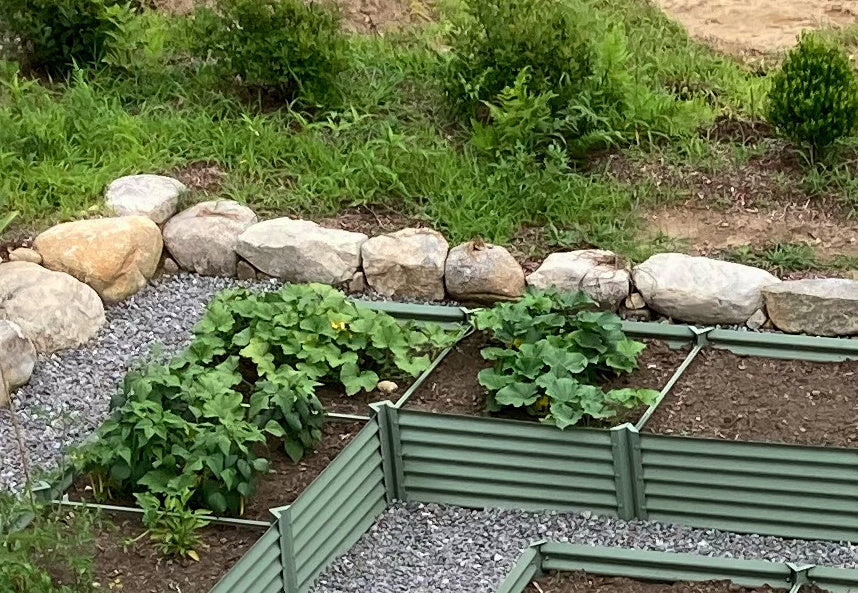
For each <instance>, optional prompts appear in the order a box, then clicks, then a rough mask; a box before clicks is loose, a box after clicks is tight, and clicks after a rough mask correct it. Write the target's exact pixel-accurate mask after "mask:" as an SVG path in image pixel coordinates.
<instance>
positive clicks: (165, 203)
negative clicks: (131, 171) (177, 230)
mask: <svg viewBox="0 0 858 593" xmlns="http://www.w3.org/2000/svg"><path fill="white" fill-rule="evenodd" d="M187 191H188V188H186V187H185V186H184V185H183V184H182V183H181V182H180V181H179V180H177V179H173V178H172V177H164V176H162V175H129V176H127V177H120V178H119V179H117V180H115V181H113V182H112V183H111V184H110V185H109V186H107V194H106V195H105V201H106V202H107V207H108V209H110V210H111V211H112V212H113V213H114V214H116V215H117V216H145V217H146V218H150V219H152V221H153V222H154V223H155V224H164V223H165V222H166V221H167V219H168V218H170V217H171V216H173V214H175V213H176V208H177V206H178V204H179V198H180V197H181V196H182V195H183V194H184V193H185V192H187Z"/></svg>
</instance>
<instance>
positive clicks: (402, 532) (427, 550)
mask: <svg viewBox="0 0 858 593" xmlns="http://www.w3.org/2000/svg"><path fill="white" fill-rule="evenodd" d="M543 539H548V540H554V541H569V542H573V543H579V544H591V545H602V546H623V547H626V548H638V549H647V550H658V551H665V552H688V553H695V554H701V555H706V556H725V557H729V558H757V559H762V560H770V561H773V562H786V561H791V562H797V563H811V564H824V565H831V566H848V567H856V566H858V546H855V545H849V544H841V543H837V542H824V541H803V540H787V539H781V538H776V537H763V536H759V535H739V534H735V533H729V532H724V531H718V530H713V529H692V528H690V527H682V526H678V525H667V524H662V523H655V522H647V521H623V520H621V519H613V518H608V517H595V516H592V515H590V514H589V513H552V512H544V513H532V512H524V511H518V510H501V509H488V510H469V509H464V508H461V507H455V506H443V505H436V504H420V503H407V504H403V503H399V504H396V505H394V506H392V507H391V508H389V509H388V510H387V511H386V512H385V513H384V514H382V515H381V517H379V519H378V520H377V521H376V522H375V524H374V525H373V526H372V528H370V530H369V531H368V532H367V533H366V534H365V535H364V536H363V537H362V538H361V539H360V540H359V541H358V543H357V544H356V545H355V546H353V547H352V549H351V550H349V551H348V552H347V553H346V554H345V555H343V556H341V557H340V558H339V559H337V560H336V561H335V562H334V563H333V564H332V565H331V566H330V567H328V569H327V570H326V571H325V572H324V573H322V575H320V577H319V578H318V579H317V580H316V583H315V584H314V586H313V588H312V589H311V591H312V592H313V593H365V592H367V591H379V592H380V591H384V592H385V593H450V592H453V591H467V592H468V593H492V592H494V591H495V589H496V587H497V586H498V584H499V583H500V581H501V580H502V579H503V578H504V577H505V576H506V574H507V572H508V571H509V569H510V568H511V567H512V565H513V564H514V563H515V561H516V560H517V559H518V556H519V555H520V554H521V551H522V549H524V548H525V547H526V546H527V545H528V544H529V543H530V542H533V541H538V540H543Z"/></svg>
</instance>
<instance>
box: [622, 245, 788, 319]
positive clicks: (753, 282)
mask: <svg viewBox="0 0 858 593" xmlns="http://www.w3.org/2000/svg"><path fill="white" fill-rule="evenodd" d="M632 279H633V280H634V283H635V286H636V287H637V290H638V292H640V293H641V295H643V298H644V301H646V304H647V305H648V306H649V307H650V308H652V309H654V310H655V311H658V312H659V313H661V314H663V315H667V316H669V317H673V318H674V319H678V320H680V321H685V322H688V323H701V324H702V323H705V324H738V323H745V321H746V320H747V319H748V318H749V317H750V316H751V315H753V314H754V312H755V311H757V309H760V308H762V306H763V295H762V289H763V288H765V287H766V286H771V285H772V284H777V283H779V282H780V280H778V278H776V277H775V276H773V275H771V274H770V273H768V272H766V271H765V270H760V269H758V268H752V267H750V266H744V265H741V264H735V263H732V262H726V261H721V260H716V259H709V258H706V257H692V256H689V255H685V254H682V253H659V254H658V255H654V256H652V257H651V258H649V259H648V260H646V261H645V262H643V263H642V264H640V265H639V266H635V268H634V270H633V271H632Z"/></svg>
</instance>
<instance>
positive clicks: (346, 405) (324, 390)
mask: <svg viewBox="0 0 858 593" xmlns="http://www.w3.org/2000/svg"><path fill="white" fill-rule="evenodd" d="M413 382H414V379H412V378H410V377H409V378H407V379H404V380H402V379H394V383H396V384H397V385H398V386H399V389H397V390H396V391H394V392H393V393H381V392H380V391H376V390H374V391H368V392H366V391H365V392H361V393H358V394H356V395H351V396H349V395H345V394H344V393H343V392H342V390H341V389H331V388H329V387H321V388H319V391H317V392H316V395H318V396H319V399H320V400H321V402H322V403H323V404H324V406H325V409H326V410H327V411H328V412H337V413H339V414H361V415H363V416H369V415H370V413H371V412H372V410H371V409H370V407H369V404H373V403H375V402H380V401H384V400H388V399H389V400H391V401H393V402H395V401H396V400H397V399H399V396H400V395H402V394H403V393H405V390H406V389H407V388H408V387H409V386H410V385H411V384H412V383H413Z"/></svg>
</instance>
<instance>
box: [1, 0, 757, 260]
mask: <svg viewBox="0 0 858 593" xmlns="http://www.w3.org/2000/svg"><path fill="white" fill-rule="evenodd" d="M596 6H597V8H598V10H600V11H602V13H603V15H604V16H605V18H609V19H612V20H614V21H615V22H617V23H621V24H622V25H623V26H624V27H625V29H626V32H627V37H628V45H629V57H628V59H629V60H630V62H631V63H632V64H633V65H634V68H635V72H637V73H638V75H639V76H641V77H645V78H646V79H647V80H648V81H650V83H651V84H652V85H655V86H657V87H659V88H663V89H667V90H668V91H670V92H674V93H676V97H677V100H687V101H695V102H698V103H701V104H706V105H707V106H708V110H707V111H706V114H707V115H706V117H705V118H704V119H703V120H701V121H700V122H699V123H700V125H701V126H704V127H705V126H706V125H708V123H710V119H711V117H714V116H715V114H718V113H734V112H741V113H746V112H747V113H754V112H755V111H756V110H758V109H759V102H760V97H761V96H762V94H763V90H762V89H763V87H764V79H759V78H757V77H755V76H754V75H753V74H752V73H751V72H749V71H748V70H747V69H745V68H744V67H743V66H741V65H740V64H738V63H736V62H734V61H732V60H730V59H728V58H725V57H722V56H718V55H717V54H714V53H713V52H711V51H710V50H708V49H707V48H705V47H704V46H703V45H701V44H698V43H696V42H693V41H691V40H689V39H688V37H687V36H686V35H685V33H684V32H683V31H682V30H681V28H680V27H679V26H677V25H676V24H674V23H672V22H671V21H670V20H668V19H667V18H666V17H665V16H664V15H663V14H662V13H661V12H659V11H658V10H656V9H654V8H652V7H651V6H649V5H647V4H645V3H643V2H640V1H638V0H600V1H599V2H598V3H597V4H596ZM459 9H460V7H459V6H457V4H456V3H455V2H452V1H448V2H446V3H444V4H442V5H441V6H440V8H439V12H440V14H441V19H440V20H439V21H438V22H436V23H433V24H431V25H429V26H427V27H425V28H422V29H409V30H404V31H402V32H399V33H395V34H391V35H387V36H375V37H370V36H361V35H354V36H351V37H350V38H349V62H350V67H349V69H348V70H347V71H346V72H345V73H344V75H343V76H342V83H343V95H344V99H343V102H342V105H341V106H340V107H339V108H337V109H334V110H331V111H328V112H320V113H315V114H312V115H308V114H301V113H298V112H294V111H291V110H289V109H288V108H286V107H282V108H279V109H269V108H268V107H269V106H266V105H264V104H260V103H259V102H252V101H247V100H245V99H242V98H240V97H238V96H236V94H235V93H234V92H232V90H231V89H227V88H223V85H222V84H221V83H220V82H219V81H218V80H216V79H214V78H213V77H212V76H211V75H210V73H208V72H207V71H206V69H205V68H204V67H202V66H200V65H198V64H193V63H191V62H189V61H188V60H185V59H183V58H182V56H181V54H180V53H178V52H177V53H174V54H171V55H168V56H166V66H163V67H158V68H153V69H150V70H146V71H142V72H137V73H135V74H133V75H121V74H118V73H117V72H116V71H111V70H109V69H103V68H95V69H86V70H78V71H76V72H74V74H73V75H72V76H71V77H70V79H69V80H68V81H65V82H61V83H57V84H52V85H46V84H43V83H42V82H40V81H37V80H30V79H26V78H24V77H22V76H20V75H18V74H16V73H15V72H14V70H13V69H12V68H11V67H7V68H6V73H5V74H3V75H0V146H2V147H3V148H2V149H0V211H6V210H10V211H11V210H15V211H18V212H19V213H20V216H19V218H18V220H17V221H16V223H17V226H18V227H24V228H30V229H38V228H41V227H44V226H45V225H48V224H50V223H53V222H55V221H60V220H68V219H73V218H79V217H85V216H92V215H97V214H100V213H102V197H101V196H102V194H103V190H104V188H105V186H106V185H107V184H108V183H109V182H110V181H111V180H112V179H114V178H116V177H118V176H121V175H125V174H131V173H137V172H156V173H166V174H169V173H171V172H172V171H175V170H176V169H179V168H181V167H183V166H185V165H188V164H191V163H196V162H206V163H213V164H216V165H217V166H218V167H219V168H220V169H222V170H223V171H224V172H225V175H224V178H223V182H222V185H221V187H220V189H219V190H218V195H220V196H222V197H227V198H232V199H235V200H238V201H240V202H243V203H246V204H248V205H249V206H251V207H253V208H254V209H255V210H257V211H258V213H260V214H261V215H264V216H275V215H290V216H302V217H310V218H320V217H327V216H332V215H335V214H336V213H337V212H339V211H342V210H343V209H345V208H350V207H356V206H369V207H376V208H384V209H385V210H394V211H397V212H400V213H401V214H402V215H403V216H407V217H409V218H417V219H423V220H425V221H426V222H427V223H429V224H431V225H433V226H434V227H436V228H438V229H439V230H441V231H443V232H445V233H446V234H447V235H448V237H449V239H450V240H451V241H454V242H458V241H464V240H468V239H471V238H473V237H476V236H479V237H482V238H483V239H485V240H488V241H493V242H501V243H506V242H509V241H510V240H512V239H513V238H514V237H515V236H516V235H517V234H518V233H520V232H522V230H523V229H526V228H529V227H534V226H544V227H548V226H553V227H554V228H557V229H559V230H561V231H565V232H567V233H571V234H567V238H569V237H572V236H574V237H577V238H576V239H575V240H574V241H569V242H568V243H569V246H575V247H581V246H587V245H595V246H598V247H604V248H613V249H617V250H619V251H621V252H623V253H627V254H629V253H640V252H641V250H642V249H644V250H645V249H646V246H645V245H643V246H642V245H641V244H640V242H639V241H638V240H637V239H636V234H637V230H638V226H639V221H638V218H637V213H638V211H639V209H640V207H642V206H643V205H645V204H646V203H647V201H648V199H649V194H648V192H646V191H642V189H641V188H639V187H635V186H633V185H630V184H627V183H623V182H619V181H617V180H616V179H613V178H612V177H611V176H606V175H603V174H600V172H599V170H598V169H597V170H593V171H589V172H586V171H585V170H583V169H580V168H578V166H577V164H576V163H573V162H567V161H565V160H564V159H550V160H549V161H548V162H543V161H540V160H537V159H536V158H535V157H533V156H532V155H530V154H527V153H522V152H518V153H513V154H510V155H507V156H504V157H502V158H489V157H487V156H486V155H484V154H480V153H478V152H476V151H475V150H473V149H472V147H471V146H470V145H469V144H468V130H467V129H466V127H465V126H463V125H462V123H461V122H457V121H456V120H455V118H453V116H452V115H451V114H450V113H449V110H448V109H447V106H446V103H445V100H444V96H443V91H442V87H441V84H440V82H439V78H438V71H439V67H440V65H441V64H442V62H443V60H444V53H443V47H444V41H445V37H444V35H445V32H446V31H447V30H448V29H449V19H451V18H454V17H455V14H456V11H457V10H459ZM650 140H652V141H653V142H659V141H662V139H658V138H655V139H646V138H641V139H640V145H639V148H638V149H640V150H650V148H647V147H651V146H652V143H651V142H650ZM685 142H687V143H689V144H693V140H691V139H686V140H685ZM0 232H2V231H0Z"/></svg>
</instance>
